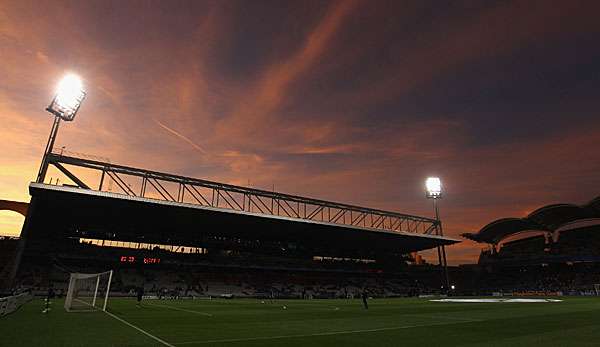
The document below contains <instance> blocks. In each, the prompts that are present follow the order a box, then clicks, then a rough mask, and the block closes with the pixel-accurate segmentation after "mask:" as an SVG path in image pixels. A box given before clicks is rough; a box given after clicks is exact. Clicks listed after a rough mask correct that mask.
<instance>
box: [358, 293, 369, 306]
mask: <svg viewBox="0 0 600 347" xmlns="http://www.w3.org/2000/svg"><path fill="white" fill-rule="evenodd" d="M360 296H361V298H362V302H363V306H364V307H365V310H368V309H369V304H368V303H367V296H368V295H367V289H366V288H365V289H363V291H362V293H361V295H360Z"/></svg>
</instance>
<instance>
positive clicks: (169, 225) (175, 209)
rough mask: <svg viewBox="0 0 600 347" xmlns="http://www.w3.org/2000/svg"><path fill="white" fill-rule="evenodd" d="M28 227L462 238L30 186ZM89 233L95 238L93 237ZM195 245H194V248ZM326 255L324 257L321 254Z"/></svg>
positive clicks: (133, 233)
mask: <svg viewBox="0 0 600 347" xmlns="http://www.w3.org/2000/svg"><path fill="white" fill-rule="evenodd" d="M29 190H30V193H31V195H32V205H34V204H35V205H34V207H33V210H32V211H31V215H30V217H28V218H30V219H31V221H30V223H31V224H32V225H31V228H32V230H33V234H34V235H32V234H30V235H31V236H33V237H30V239H31V238H35V234H36V233H41V232H43V231H42V229H45V230H52V232H53V233H61V232H62V233H63V237H73V236H76V235H79V236H80V237H98V236H99V235H109V234H111V233H112V234H114V233H117V234H118V235H119V237H120V240H121V241H132V242H159V241H160V242H164V240H165V239H168V240H169V241H170V242H172V243H173V244H188V245H190V246H194V245H196V244H197V245H198V246H202V244H201V241H200V240H202V239H203V238H204V239H205V238H206V236H210V237H219V236H221V237H230V238H240V239H252V240H269V241H283V242H295V243H303V244H308V245H310V246H314V247H317V248H318V249H324V250H327V249H331V250H335V249H340V248H345V249H367V250H372V251H378V250H379V251H392V252H398V253H400V252H401V253H408V252H413V251H420V250H425V249H430V248H434V247H436V246H438V245H450V244H454V243H457V242H460V240H456V239H453V238H449V237H441V236H436V235H424V234H418V233H414V232H404V231H385V230H381V229H373V228H365V227H360V226H350V225H340V224H334V223H328V222H321V221H314V220H303V219H296V218H289V217H282V216H272V215H264V214H258V213H253V212H248V211H236V210H231V209H225V208H217V207H210V206H202V205H196V204H189V203H181V202H173V201H163V200H155V199H149V198H143V197H136V196H128V195H124V194H116V193H111V192H101V191H94V190H89V189H82V188H77V187H69V186H54V185H47V184H39V183H31V184H30V186H29ZM92 234H93V235H92ZM194 243H196V244H194ZM324 255H325V254H324Z"/></svg>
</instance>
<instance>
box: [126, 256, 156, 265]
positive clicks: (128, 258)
mask: <svg viewBox="0 0 600 347" xmlns="http://www.w3.org/2000/svg"><path fill="white" fill-rule="evenodd" d="M119 260H120V261H121V263H135V261H136V259H135V257H134V256H131V255H122V256H121V257H119ZM143 261H144V264H160V258H144V259H143Z"/></svg>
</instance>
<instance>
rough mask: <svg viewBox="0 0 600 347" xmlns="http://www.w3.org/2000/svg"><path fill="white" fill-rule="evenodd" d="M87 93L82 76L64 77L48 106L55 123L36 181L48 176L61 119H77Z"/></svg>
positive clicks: (71, 75) (41, 181) (47, 109)
mask: <svg viewBox="0 0 600 347" xmlns="http://www.w3.org/2000/svg"><path fill="white" fill-rule="evenodd" d="M85 95H86V93H85V91H84V89H83V83H82V82H81V78H79V76H77V75H74V74H68V75H66V76H65V77H63V79H62V80H61V81H60V83H59V84H58V88H57V89H56V95H55V96H54V99H52V102H51V103H50V105H48V107H46V111H48V112H50V113H51V114H53V115H54V123H53V124H52V130H51V131H50V136H49V137H48V142H47V143H46V149H45V151H44V158H43V159H42V165H41V167H40V171H39V172H38V175H37V179H36V182H38V183H44V180H45V178H46V172H47V171H48V155H49V154H51V153H52V148H53V147H54V141H55V140H56V135H57V134H58V126H59V125H60V121H61V119H62V120H64V121H67V122H70V121H72V120H73V119H75V115H76V114H77V111H79V107H81V103H82V102H83V99H85Z"/></svg>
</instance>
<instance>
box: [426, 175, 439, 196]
mask: <svg viewBox="0 0 600 347" xmlns="http://www.w3.org/2000/svg"><path fill="white" fill-rule="evenodd" d="M425 188H427V197H428V198H430V199H438V198H441V197H442V181H441V180H440V179H439V177H429V178H428V179H427V180H426V181H425Z"/></svg>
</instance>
